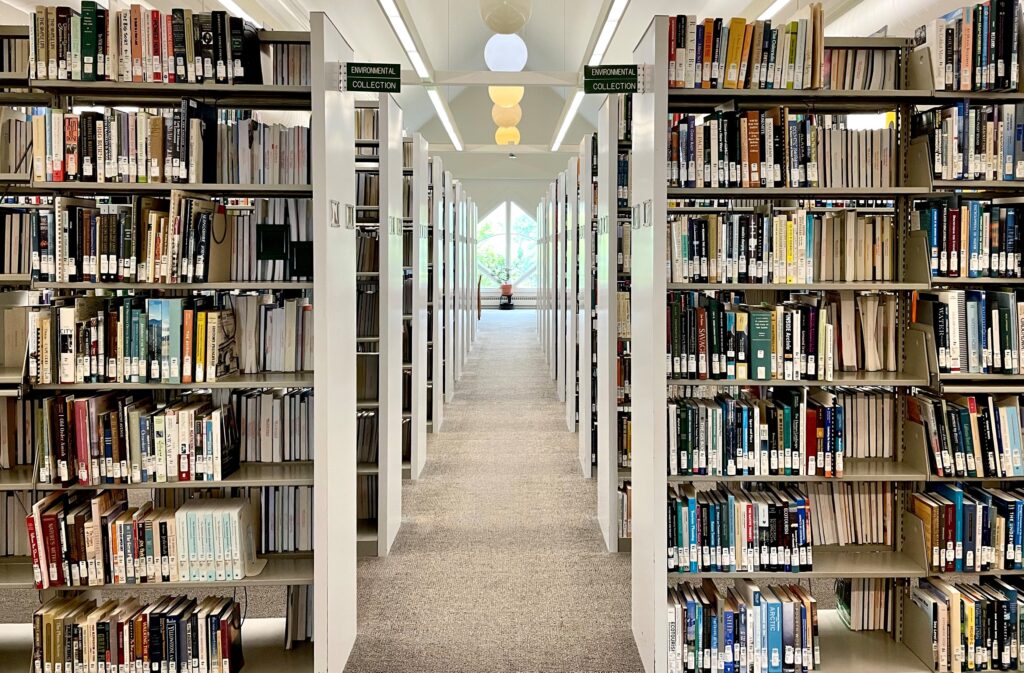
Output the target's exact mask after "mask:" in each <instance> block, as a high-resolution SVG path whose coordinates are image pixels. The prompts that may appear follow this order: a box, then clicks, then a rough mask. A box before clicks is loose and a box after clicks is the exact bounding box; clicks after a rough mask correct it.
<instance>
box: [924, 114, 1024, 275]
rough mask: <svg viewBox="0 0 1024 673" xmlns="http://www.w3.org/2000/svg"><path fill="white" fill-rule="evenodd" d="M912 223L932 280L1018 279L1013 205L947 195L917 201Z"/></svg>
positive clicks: (1023, 245) (1022, 245)
mask: <svg viewBox="0 0 1024 673" xmlns="http://www.w3.org/2000/svg"><path fill="white" fill-rule="evenodd" d="M1022 121H1024V118H1022ZM914 220H915V223H916V224H917V227H918V228H919V229H921V230H922V231H925V232H927V233H928V242H929V244H930V246H931V271H932V276H935V277H939V278H1021V277H1024V269H1022V266H1021V262H1022V255H1021V253H1022V252H1024V241H1022V240H1021V237H1022V235H1024V230H1022V227H1021V226H1020V225H1019V223H1021V222H1022V220H1021V219H1020V212H1019V209H1018V208H1017V207H1015V206H1003V205H995V204H992V203H989V202H987V201H980V200H975V199H970V200H967V199H961V198H960V197H959V196H958V195H956V194H950V195H949V197H947V198H944V199H941V200H933V201H922V202H918V203H917V205H916V211H915V213H914Z"/></svg>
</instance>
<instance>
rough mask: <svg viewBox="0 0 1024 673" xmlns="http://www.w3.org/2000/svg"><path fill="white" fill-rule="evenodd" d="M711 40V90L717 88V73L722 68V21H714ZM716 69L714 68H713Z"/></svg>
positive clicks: (719, 19)
mask: <svg viewBox="0 0 1024 673" xmlns="http://www.w3.org/2000/svg"><path fill="white" fill-rule="evenodd" d="M712 36H713V37H712V40H711V88H712V89H717V88H718V80H719V77H718V75H719V71H720V70H721V68H722V65H723V64H722V19H721V17H718V18H716V19H715V23H714V28H713V29H712ZM716 65H717V66H718V67H715V66H716Z"/></svg>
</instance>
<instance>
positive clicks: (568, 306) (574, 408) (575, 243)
mask: <svg viewBox="0 0 1024 673" xmlns="http://www.w3.org/2000/svg"><path fill="white" fill-rule="evenodd" d="M580 170H581V169H580V156H579V155H573V156H571V157H569V161H568V165H567V166H566V169H565V173H564V174H563V175H564V176H565V202H564V208H565V210H564V213H565V388H564V392H563V395H564V396H565V425H566V427H567V428H568V429H569V432H576V421H577V418H578V416H579V411H578V405H579V400H578V398H577V395H578V394H579V390H580V359H579V350H580V346H579V325H580V317H579V307H580V301H579V288H580V272H579V269H580V266H581V264H580V230H581V229H582V226H581V222H580Z"/></svg>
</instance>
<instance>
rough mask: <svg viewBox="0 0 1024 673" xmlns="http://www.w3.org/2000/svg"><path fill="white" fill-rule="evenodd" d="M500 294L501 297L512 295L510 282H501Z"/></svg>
mask: <svg viewBox="0 0 1024 673" xmlns="http://www.w3.org/2000/svg"><path fill="white" fill-rule="evenodd" d="M501 294H502V296H503V297H511V296H512V283H502V284H501Z"/></svg>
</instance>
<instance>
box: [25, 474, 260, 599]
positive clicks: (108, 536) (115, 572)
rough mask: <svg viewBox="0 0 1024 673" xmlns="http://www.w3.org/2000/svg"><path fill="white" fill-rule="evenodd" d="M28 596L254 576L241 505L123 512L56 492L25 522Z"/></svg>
mask: <svg viewBox="0 0 1024 673" xmlns="http://www.w3.org/2000/svg"><path fill="white" fill-rule="evenodd" d="M26 525H27V528H28V534H29V543H30V546H31V550H32V565H33V568H34V570H35V579H36V588H37V589H47V588H52V587H53V588H55V587H65V586H66V587H70V586H83V587H84V586H103V585H107V584H147V583H148V584H154V583H155V584H159V583H168V582H204V583H205V582H210V583H213V582H223V581H233V580H241V579H243V578H245V577H251V576H253V575H258V574H259V573H260V572H261V571H262V570H263V567H264V566H265V565H266V561H264V560H261V559H257V558H256V542H255V531H254V528H253V520H252V512H251V511H250V503H249V501H248V500H246V499H214V500H190V501H188V502H186V503H185V504H183V505H182V506H181V507H179V508H178V509H176V510H170V509H163V508H159V507H154V506H153V503H152V502H146V503H144V504H142V505H140V506H138V507H135V506H129V504H128V501H127V499H125V495H124V492H123V491H104V492H102V493H95V494H94V493H90V492H89V491H73V492H63V491H57V492H54V493H51V494H50V495H47V496H46V497H45V498H43V499H42V500H40V501H38V502H37V503H35V504H34V505H33V506H32V510H31V513H30V514H29V515H28V516H27V517H26Z"/></svg>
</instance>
